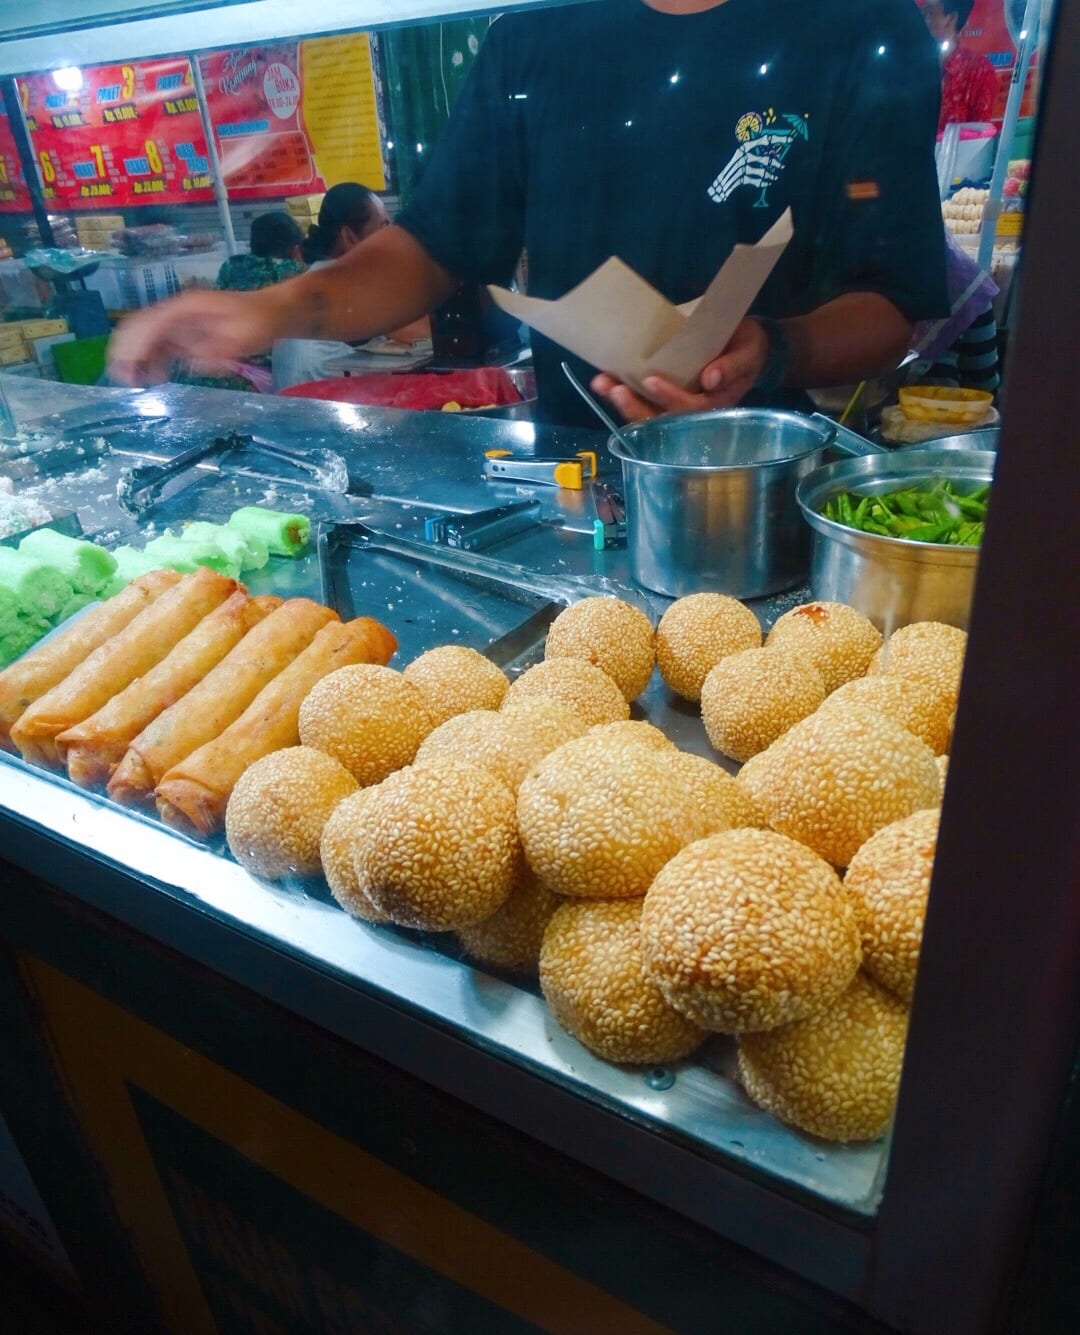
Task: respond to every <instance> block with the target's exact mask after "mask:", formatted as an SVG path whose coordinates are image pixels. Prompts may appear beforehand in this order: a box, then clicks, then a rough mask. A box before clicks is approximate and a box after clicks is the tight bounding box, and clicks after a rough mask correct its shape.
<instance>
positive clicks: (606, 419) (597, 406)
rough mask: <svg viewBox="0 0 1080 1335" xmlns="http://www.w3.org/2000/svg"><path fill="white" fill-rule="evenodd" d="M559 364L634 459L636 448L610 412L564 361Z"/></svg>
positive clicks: (636, 455)
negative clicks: (616, 423)
mask: <svg viewBox="0 0 1080 1335" xmlns="http://www.w3.org/2000/svg"><path fill="white" fill-rule="evenodd" d="M560 365H561V366H562V369H563V375H564V376H566V378H567V380H569V381H570V383H571V384H572V385H573V387H574V388H575V389H576V390H577V392H578V393H579V394H580V395H581V397H582V398H583V399H584V400H585V402H586V403H587V404H588V405H589V407H590V408H591V409H592V410H593V412H594V413H595V414H596V415H597V417H599V419H600V420H601V422H603V424H604V425H605V426H606V427H607V429H608V430H609V431H610V432H611V434H612V435H613V436H614V437H615V439H616V440H617V441H618V442H619V444H620V445H621V446H622V447H623V449H624V450H625V451H626V452H627V454H629V455H630V456H631V457H632V458H635V459H636V458H637V457H638V452H637V450H636V449H635V448H634V446H633V445H631V444H630V442H629V440H628V439H627V438H626V436H624V435H623V433H622V429H621V428H620V427H617V426H616V425H615V419H614V418H613V417H612V416H611V414H610V413H609V412H608V411H607V409H606V408H604V407H602V406H601V404H600V403H599V402H598V401H597V400H596V399H594V398H593V396H592V395H591V394H590V393H589V391H588V390H587V389H586V388H585V386H584V385H583V384H582V383H581V381H580V380H579V379H578V378H577V376H576V375H575V374H574V373H573V371H571V369H570V367H569V365H568V364H567V363H566V362H561V363H560Z"/></svg>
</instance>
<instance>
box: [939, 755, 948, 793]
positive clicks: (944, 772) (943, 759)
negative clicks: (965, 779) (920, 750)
mask: <svg viewBox="0 0 1080 1335" xmlns="http://www.w3.org/2000/svg"><path fill="white" fill-rule="evenodd" d="M937 772H938V777H939V778H940V779H941V795H942V797H944V796H945V780H946V778H947V777H948V774H949V757H948V756H938V757H937Z"/></svg>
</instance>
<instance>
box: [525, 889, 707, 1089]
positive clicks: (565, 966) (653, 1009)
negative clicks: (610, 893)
mask: <svg viewBox="0 0 1080 1335" xmlns="http://www.w3.org/2000/svg"><path fill="white" fill-rule="evenodd" d="M640 920H641V900H639V899H634V900H621V901H613V900H582V901H578V902H576V903H564V904H563V905H562V906H561V907H560V908H558V909H556V911H555V914H554V916H553V917H552V919H551V921H550V922H549V923H548V926H547V931H546V932H545V933H544V942H543V946H542V947H541V951H540V987H541V989H542V990H543V993H544V998H545V1000H546V1001H547V1004H548V1005H549V1006H550V1007H551V1011H552V1014H553V1015H554V1016H555V1019H556V1020H557V1021H558V1022H559V1024H561V1025H562V1027H563V1028H564V1029H565V1030H566V1031H567V1032H568V1033H570V1034H572V1035H573V1036H574V1038H576V1039H577V1040H578V1042H579V1043H583V1044H584V1045H585V1047H587V1048H588V1049H589V1050H590V1051H591V1052H595V1053H596V1055H597V1056H598V1057H603V1058H605V1059H606V1060H607V1061H611V1062H627V1063H632V1064H635V1065H648V1064H651V1063H654V1062H671V1061H677V1060H678V1059H679V1058H680V1057H685V1056H687V1055H688V1054H689V1053H691V1052H693V1050H694V1049H695V1048H696V1047H697V1046H698V1045H699V1044H700V1043H701V1042H702V1041H703V1039H704V1038H705V1037H706V1034H705V1031H704V1030H703V1029H702V1028H700V1027H699V1026H698V1025H696V1024H694V1022H693V1021H692V1020H689V1019H687V1018H686V1016H685V1015H680V1014H679V1012H678V1011H677V1010H675V1009H674V1008H673V1007H671V1006H669V1005H668V1003H667V1002H666V1001H665V1000H664V998H663V996H662V994H661V992H660V990H659V988H657V987H656V986H655V984H654V983H652V982H651V981H650V980H649V978H648V976H647V975H646V973H645V970H644V968H643V967H642V959H641V945H640V934H639V923H640Z"/></svg>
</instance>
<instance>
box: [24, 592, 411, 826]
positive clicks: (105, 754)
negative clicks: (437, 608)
mask: <svg viewBox="0 0 1080 1335" xmlns="http://www.w3.org/2000/svg"><path fill="white" fill-rule="evenodd" d="M396 649H397V641H396V639H395V638H394V636H393V634H392V633H391V632H390V631H389V630H387V628H386V627H385V626H383V625H381V624H380V623H379V622H378V621H375V620H373V619H372V618H371V617H358V618H356V620H354V621H349V622H344V623H343V622H342V621H341V619H340V618H339V617H338V615H337V613H336V612H334V611H332V610H331V609H330V608H328V607H323V606H322V605H321V604H319V603H316V602H312V601H311V600H310V599H308V598H290V599H288V600H287V601H285V602H283V601H282V600H281V599H280V598H275V597H269V596H266V597H254V598H253V597H251V596H249V594H248V592H247V590H246V589H245V588H244V587H243V585H240V584H238V583H237V582H236V580H234V579H229V578H228V577H227V576H225V575H221V574H218V573H216V572H215V571H212V570H210V569H208V568H206V567H200V568H199V569H198V570H197V571H196V572H195V573H194V574H190V575H184V576H181V575H178V574H177V573H176V572H174V571H171V570H155V571H151V572H150V573H149V574H147V575H143V576H140V577H139V578H138V579H136V580H134V581H132V583H131V584H130V585H128V587H127V588H126V589H124V591H123V592H122V593H118V594H117V595H116V596H115V597H113V598H110V599H109V600H108V602H105V603H102V604H101V605H100V606H99V607H96V608H94V609H92V610H91V611H90V612H88V613H86V614H85V615H84V616H82V617H81V618H80V619H79V620H78V621H76V622H75V623H74V624H73V625H72V626H70V627H69V628H68V629H67V630H66V631H64V632H62V633H61V634H60V635H58V636H56V637H54V638H52V639H50V640H49V641H48V642H47V643H46V644H43V645H41V646H39V647H38V648H37V649H35V650H32V651H31V652H30V653H28V654H26V655H24V657H22V658H21V659H19V660H18V662H16V663H13V664H12V665H11V666H10V667H8V668H6V669H5V670H4V671H3V672H0V748H4V749H6V750H18V751H19V752H20V754H21V755H22V756H23V758H24V759H25V760H28V761H30V762H32V763H34V764H39V765H47V766H51V767H53V768H60V767H62V766H66V767H67V771H68V775H69V777H70V778H71V779H72V780H73V781H74V782H75V783H78V784H80V785H82V786H83V787H92V786H96V785H99V784H102V783H104V784H106V785H107V788H108V792H109V795H110V796H111V797H113V798H115V799H116V800H117V801H119V802H123V803H127V804H131V805H136V804H149V803H150V802H156V804H157V808H158V811H159V813H160V815H161V817H162V819H163V820H164V821H166V822H167V823H168V824H170V825H172V826H174V827H176V828H178V829H183V830H186V831H196V832H198V833H200V834H211V833H213V831H215V830H216V829H219V828H220V827H221V825H222V824H223V823H224V819H225V807H226V805H227V803H228V800H229V795H230V794H231V792H232V790H233V788H234V786H235V784H236V781H237V780H238V779H239V778H240V775H241V774H242V773H243V772H244V770H245V769H247V767H248V766H249V765H250V764H252V763H253V762H254V761H255V760H258V759H259V758H260V757H261V756H264V755H268V754H269V753H270V752H271V751H276V750H279V749H281V748H282V747H286V746H295V745H297V743H298V742H299V731H298V719H299V713H300V705H301V703H302V702H303V700H304V697H305V696H306V695H307V693H308V691H310V690H311V688H312V686H314V684H315V683H316V682H317V681H318V680H320V678H322V677H324V676H326V675H327V674H328V673H330V672H333V671H334V670H335V669H336V668H339V667H345V666H347V665H349V664H352V663H380V664H385V663H387V662H389V660H390V658H391V656H392V655H393V653H394V651H395V650H396Z"/></svg>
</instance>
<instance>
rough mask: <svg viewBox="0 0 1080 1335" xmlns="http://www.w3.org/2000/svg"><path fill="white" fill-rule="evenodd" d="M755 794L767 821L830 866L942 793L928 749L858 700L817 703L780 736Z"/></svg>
mask: <svg viewBox="0 0 1080 1335" xmlns="http://www.w3.org/2000/svg"><path fill="white" fill-rule="evenodd" d="M757 795H758V797H759V799H760V800H761V802H762V805H763V806H764V808H765V814H766V815H767V816H768V818H769V824H770V825H771V826H772V827H773V829H774V830H779V831H780V833H781V834H787V835H790V836H791V838H793V839H797V840H798V841H799V842H800V843H802V844H805V845H806V846H807V848H812V849H813V850H814V852H815V853H817V854H818V855H819V856H821V857H823V858H825V859H826V860H827V861H828V862H831V863H833V864H834V865H835V866H837V867H846V866H847V865H848V863H849V862H850V861H851V859H852V858H853V857H854V856H855V854H856V853H857V852H858V850H859V849H860V848H861V847H862V845H863V844H864V843H866V841H867V839H869V838H870V836H871V835H872V834H876V833H877V831H878V830H880V829H882V828H883V827H884V826H886V825H891V824H892V822H893V821H894V820H900V819H902V817H904V816H910V815H911V813H912V812H913V811H919V810H921V809H922V808H923V807H932V806H937V805H938V804H939V802H940V798H941V780H940V779H939V778H938V771H937V765H936V764H935V762H934V753H933V752H932V751H931V750H930V748H929V747H928V746H927V745H926V743H925V742H921V741H920V740H919V739H918V738H917V737H916V736H914V734H912V733H910V732H908V730H907V729H906V728H901V727H900V725H899V724H897V723H893V722H892V721H891V720H890V719H887V718H885V717H884V716H883V715H881V714H878V713H875V712H874V711H873V710H871V709H866V708H864V707H863V706H862V705H849V706H847V708H846V709H845V710H844V711H843V714H840V713H839V712H838V711H834V710H822V711H821V712H820V713H819V714H814V715H812V716H811V717H810V718H808V719H804V720H803V722H802V723H797V724H796V725H795V727H793V728H792V729H791V730H790V732H788V733H787V734H786V735H785V736H784V737H783V738H782V744H781V745H780V746H779V747H778V749H777V753H776V758H775V760H770V762H769V764H768V765H766V766H765V767H764V770H763V772H762V776H761V783H760V785H759V789H758V794H757Z"/></svg>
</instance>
